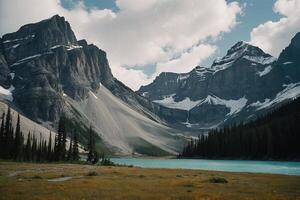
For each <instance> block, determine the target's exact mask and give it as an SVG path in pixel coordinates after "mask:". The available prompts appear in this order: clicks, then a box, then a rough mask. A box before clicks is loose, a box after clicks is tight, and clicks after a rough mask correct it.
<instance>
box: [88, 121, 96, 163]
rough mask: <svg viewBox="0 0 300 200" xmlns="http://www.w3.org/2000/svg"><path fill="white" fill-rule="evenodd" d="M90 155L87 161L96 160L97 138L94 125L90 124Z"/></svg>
mask: <svg viewBox="0 0 300 200" xmlns="http://www.w3.org/2000/svg"><path fill="white" fill-rule="evenodd" d="M88 150H89V153H88V157H87V162H89V163H92V162H93V160H94V154H95V138H94V131H93V129H92V126H90V129H89V143H88Z"/></svg>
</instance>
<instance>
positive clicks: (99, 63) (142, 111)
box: [0, 15, 185, 155]
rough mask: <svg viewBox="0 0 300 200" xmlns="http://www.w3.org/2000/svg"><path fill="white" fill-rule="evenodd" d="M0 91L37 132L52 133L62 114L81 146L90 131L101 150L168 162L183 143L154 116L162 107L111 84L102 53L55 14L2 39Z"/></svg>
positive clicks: (177, 134)
mask: <svg viewBox="0 0 300 200" xmlns="http://www.w3.org/2000/svg"><path fill="white" fill-rule="evenodd" d="M0 87H1V88H0V98H1V100H2V102H4V103H5V104H9V105H10V106H12V107H13V108H15V109H16V110H18V111H19V112H20V113H21V114H23V115H24V116H26V117H28V118H30V119H31V120H33V121H35V122H38V123H39V124H41V125H42V126H46V127H48V128H50V129H53V128H55V127H56V126H57V123H58V120H59V117H60V116H61V114H64V115H65V116H66V117H67V118H68V119H69V122H68V123H69V124H72V125H73V126H77V127H78V130H80V131H79V136H78V137H79V141H80V142H81V143H82V144H87V139H88V129H89V126H90V125H91V126H92V127H94V131H95V132H96V133H97V137H98V139H97V142H96V147H97V148H98V149H99V150H106V151H109V152H112V153H115V154H122V155H124V154H126V155H131V154H132V153H137V154H148V155H170V154H175V153H176V152H178V151H179V150H180V149H181V148H182V146H183V143H184V140H185V139H184V137H183V136H182V132H181V131H177V130H175V129H172V128H169V127H167V126H166V125H165V122H164V121H163V120H161V119H160V117H159V116H158V115H157V114H155V113H158V112H159V110H160V106H158V105H154V104H153V103H152V102H151V101H149V100H148V99H146V98H144V97H141V96H139V95H138V94H136V93H135V92H133V91H132V90H130V89H129V88H128V87H126V86H125V85H124V84H122V83H121V82H119V81H118V80H117V79H116V78H114V77H113V75H112V73H111V70H110V67H109V63H108V60H107V58H106V53H105V52H104V51H103V50H101V49H99V48H98V47H96V46H95V45H93V44H88V43H87V41H85V40H80V41H78V40H77V38H76V36H75V34H74V32H73V31H72V29H71V27H70V24H69V23H68V22H67V21H66V20H65V19H64V17H60V16H58V15H56V16H53V17H51V18H50V19H46V20H43V21H41V22H38V23H33V24H27V25H24V26H22V27H21V28H20V29H19V30H18V31H16V32H14V33H8V34H5V35H3V37H2V38H1V39H0ZM179 133H180V134H179ZM46 138H47V137H46Z"/></svg>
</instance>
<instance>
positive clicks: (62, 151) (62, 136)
mask: <svg viewBox="0 0 300 200" xmlns="http://www.w3.org/2000/svg"><path fill="white" fill-rule="evenodd" d="M57 132H58V138H57V139H58V143H57V151H58V152H57V156H58V160H59V161H61V160H65V158H66V141H67V138H66V137H67V133H66V128H65V119H64V117H61V118H60V120H59V123H58V131H57Z"/></svg>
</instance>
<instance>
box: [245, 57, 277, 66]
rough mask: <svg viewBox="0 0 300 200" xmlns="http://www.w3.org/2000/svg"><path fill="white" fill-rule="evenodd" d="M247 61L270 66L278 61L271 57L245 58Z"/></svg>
mask: <svg viewBox="0 0 300 200" xmlns="http://www.w3.org/2000/svg"><path fill="white" fill-rule="evenodd" d="M243 58H245V59H246V60H249V61H251V62H254V63H259V64H262V65H268V64H271V63H273V62H275V61H276V58H274V57H272V56H269V57H263V56H243Z"/></svg>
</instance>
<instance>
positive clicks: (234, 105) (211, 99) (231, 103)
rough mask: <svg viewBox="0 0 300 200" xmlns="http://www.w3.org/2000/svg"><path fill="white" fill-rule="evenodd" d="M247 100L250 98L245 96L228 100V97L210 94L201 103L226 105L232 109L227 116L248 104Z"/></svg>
mask: <svg viewBox="0 0 300 200" xmlns="http://www.w3.org/2000/svg"><path fill="white" fill-rule="evenodd" d="M247 102H248V100H247V99H246V98H245V97H242V98H240V99H237V100H233V99H231V100H226V99H221V98H219V97H217V96H214V95H213V96H212V95H208V96H207V97H206V99H204V100H202V101H201V103H200V104H199V105H202V104H211V105H224V106H226V107H227V108H229V109H230V112H229V113H228V114H227V116H229V115H233V114H236V113H238V112H240V111H241V110H242V109H243V108H244V107H245V106H246V104H247Z"/></svg>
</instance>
